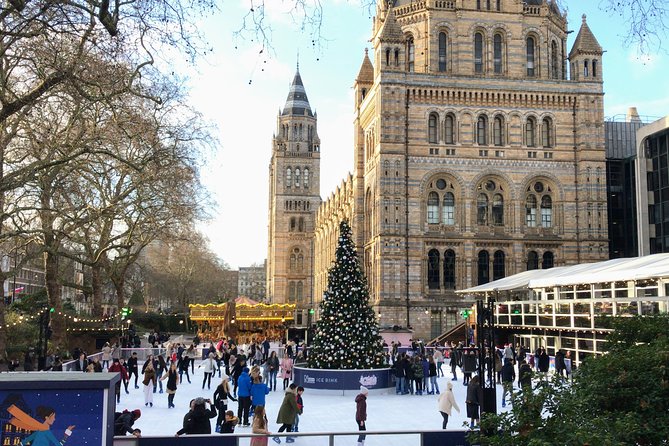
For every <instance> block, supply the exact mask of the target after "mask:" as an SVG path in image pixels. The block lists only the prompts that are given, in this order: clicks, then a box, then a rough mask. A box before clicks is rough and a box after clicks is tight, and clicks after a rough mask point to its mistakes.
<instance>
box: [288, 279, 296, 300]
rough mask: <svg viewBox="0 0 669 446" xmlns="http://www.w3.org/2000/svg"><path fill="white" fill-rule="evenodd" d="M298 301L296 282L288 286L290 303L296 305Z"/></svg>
mask: <svg viewBox="0 0 669 446" xmlns="http://www.w3.org/2000/svg"><path fill="white" fill-rule="evenodd" d="M296 299H297V286H296V284H295V282H290V284H289V286H288V301H289V302H293V303H294V302H295V300H296Z"/></svg>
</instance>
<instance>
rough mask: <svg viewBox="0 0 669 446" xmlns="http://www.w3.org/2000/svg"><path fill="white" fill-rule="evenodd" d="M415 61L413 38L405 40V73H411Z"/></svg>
mask: <svg viewBox="0 0 669 446" xmlns="http://www.w3.org/2000/svg"><path fill="white" fill-rule="evenodd" d="M415 61H416V45H415V44H414V41H413V37H409V38H408V39H407V71H409V72H410V73H413V71H414V65H415Z"/></svg>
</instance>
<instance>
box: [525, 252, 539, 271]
mask: <svg viewBox="0 0 669 446" xmlns="http://www.w3.org/2000/svg"><path fill="white" fill-rule="evenodd" d="M535 269H539V254H537V252H536V251H530V252H528V253H527V270H528V271H532V270H535Z"/></svg>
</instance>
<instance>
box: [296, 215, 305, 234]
mask: <svg viewBox="0 0 669 446" xmlns="http://www.w3.org/2000/svg"><path fill="white" fill-rule="evenodd" d="M297 232H304V217H300V218H299V219H298V220H297Z"/></svg>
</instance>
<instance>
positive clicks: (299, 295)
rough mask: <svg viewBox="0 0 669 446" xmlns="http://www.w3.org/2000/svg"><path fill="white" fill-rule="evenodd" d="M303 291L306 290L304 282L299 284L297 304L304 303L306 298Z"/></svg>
mask: <svg viewBox="0 0 669 446" xmlns="http://www.w3.org/2000/svg"><path fill="white" fill-rule="evenodd" d="M303 289H304V285H302V282H297V293H296V294H297V296H296V299H295V301H296V302H302V299H303V298H304V296H303V294H302V293H303Z"/></svg>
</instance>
